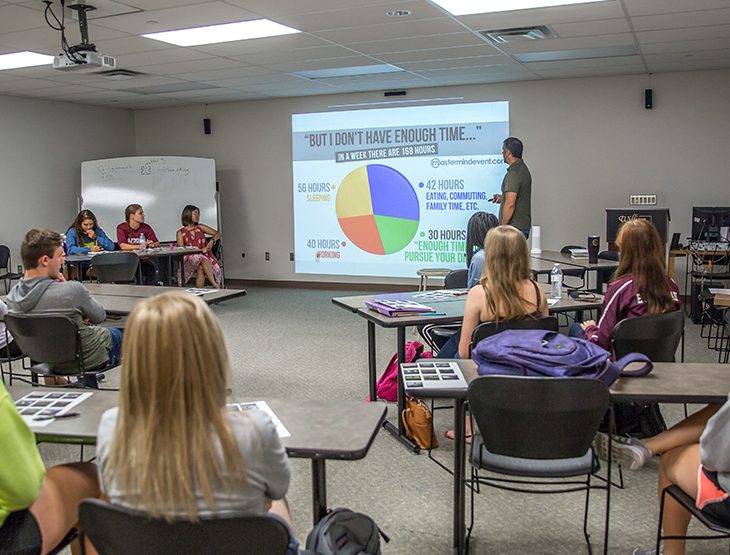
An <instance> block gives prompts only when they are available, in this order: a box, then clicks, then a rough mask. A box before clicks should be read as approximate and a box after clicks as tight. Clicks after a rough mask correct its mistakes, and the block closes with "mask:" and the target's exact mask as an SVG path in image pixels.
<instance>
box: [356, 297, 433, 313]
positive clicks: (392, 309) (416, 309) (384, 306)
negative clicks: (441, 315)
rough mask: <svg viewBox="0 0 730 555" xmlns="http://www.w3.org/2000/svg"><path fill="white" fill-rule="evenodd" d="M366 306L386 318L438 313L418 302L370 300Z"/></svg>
mask: <svg viewBox="0 0 730 555" xmlns="http://www.w3.org/2000/svg"><path fill="white" fill-rule="evenodd" d="M365 306H367V307H368V308H369V309H370V310H374V311H376V312H379V313H380V314H384V315H385V316H390V317H397V316H414V315H416V314H426V313H429V312H436V311H435V310H434V309H433V308H431V307H430V306H426V305H425V304H421V303H417V302H416V301H410V300H400V299H392V300H386V299H381V300H370V301H365Z"/></svg>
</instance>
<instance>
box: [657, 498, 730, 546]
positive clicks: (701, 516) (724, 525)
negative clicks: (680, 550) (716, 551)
mask: <svg viewBox="0 0 730 555" xmlns="http://www.w3.org/2000/svg"><path fill="white" fill-rule="evenodd" d="M667 495H669V496H670V497H672V498H674V500H675V501H676V502H677V503H679V504H680V505H682V507H684V509H685V510H686V511H687V512H689V513H690V514H691V515H693V516H694V517H695V518H696V519H697V520H699V521H700V522H701V523H702V524H704V525H705V527H707V528H709V529H710V530H712V531H713V532H717V533H716V534H713V535H709V536H689V535H687V536H665V535H663V534H662V519H663V517H664V500H665V499H666V497H667ZM728 538H730V522H720V521H718V520H716V519H715V518H713V517H712V516H710V515H709V514H707V513H706V512H705V511H703V510H702V509H698V508H697V505H695V500H694V499H692V497H690V496H689V495H687V494H686V493H685V491H684V490H683V489H682V488H680V487H679V486H677V485H671V486H668V487H666V488H664V489H663V490H662V498H661V501H660V505H659V526H658V529H657V535H656V552H657V553H661V551H659V547H660V546H661V543H662V540H722V539H728Z"/></svg>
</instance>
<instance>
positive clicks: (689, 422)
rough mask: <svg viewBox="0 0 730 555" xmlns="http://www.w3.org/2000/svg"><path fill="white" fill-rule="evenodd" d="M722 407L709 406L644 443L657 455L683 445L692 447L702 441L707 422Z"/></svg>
mask: <svg viewBox="0 0 730 555" xmlns="http://www.w3.org/2000/svg"><path fill="white" fill-rule="evenodd" d="M721 406H722V405H707V406H706V407H705V408H703V409H701V410H699V411H697V412H695V413H693V414H690V415H689V416H688V417H687V418H685V419H684V420H682V421H681V422H678V423H677V424H675V425H674V426H672V427H671V428H669V429H668V430H666V431H664V432H662V433H660V434H657V435H655V436H654V437H651V438H649V439H645V440H644V441H643V443H644V445H646V446H647V447H648V448H649V449H651V450H652V452H653V453H655V454H657V455H658V454H661V453H666V452H667V451H669V450H671V449H674V448H675V447H680V446H682V445H691V444H693V443H698V442H699V441H700V436H701V435H702V432H703V431H704V430H705V426H706V425H707V421H708V420H709V419H710V418H711V417H712V416H713V415H714V414H715V413H716V412H717V411H718V410H719V409H720V407H721Z"/></svg>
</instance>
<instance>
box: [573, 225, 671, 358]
mask: <svg viewBox="0 0 730 555" xmlns="http://www.w3.org/2000/svg"><path fill="white" fill-rule="evenodd" d="M616 245H617V246H618V247H619V250H620V251H621V258H620V260H619V265H618V268H617V269H616V273H615V274H614V276H613V280H612V281H611V282H610V283H609V284H608V288H607V290H606V294H605V296H604V297H603V305H602V306H601V319H600V320H599V321H598V324H596V323H595V322H594V321H593V320H588V321H587V322H583V323H582V324H573V325H572V326H571V328H570V335H571V336H573V337H585V339H587V340H588V341H592V342H593V343H597V344H598V345H600V346H601V347H603V348H604V349H609V348H610V346H611V333H612V332H613V328H614V326H616V324H618V323H619V322H620V321H621V320H623V319H625V318H636V317H637V316H643V315H644V314H659V313H662V312H672V311H674V310H679V307H680V301H679V288H678V287H677V284H676V283H675V282H674V280H673V279H672V278H670V277H668V276H667V274H666V270H665V268H664V245H662V241H661V239H660V238H659V233H657V230H656V228H655V227H654V225H653V224H652V223H651V222H648V221H646V220H638V219H637V220H630V221H628V222H626V223H625V224H623V225H622V226H621V229H620V230H619V232H618V236H617V237H616Z"/></svg>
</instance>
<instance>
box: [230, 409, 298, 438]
mask: <svg viewBox="0 0 730 555" xmlns="http://www.w3.org/2000/svg"><path fill="white" fill-rule="evenodd" d="M226 406H227V407H228V409H229V410H237V411H245V410H252V409H258V410H260V411H263V412H265V413H266V414H268V415H269V418H271V421H272V422H273V423H274V426H276V433H277V434H279V437H280V438H282V437H291V434H290V433H289V430H287V429H286V427H285V426H284V424H282V423H281V420H279V417H278V416H276V413H275V412H274V411H273V410H271V407H270V406H269V403H267V402H266V401H250V402H248V403H227V404H226Z"/></svg>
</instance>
